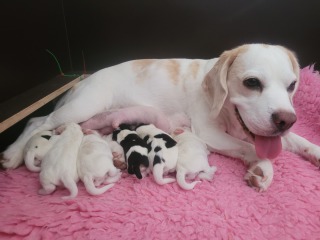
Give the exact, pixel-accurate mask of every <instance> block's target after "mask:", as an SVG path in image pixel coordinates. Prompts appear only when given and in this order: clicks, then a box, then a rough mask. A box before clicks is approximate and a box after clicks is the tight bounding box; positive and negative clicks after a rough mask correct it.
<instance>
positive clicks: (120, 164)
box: [113, 160, 127, 170]
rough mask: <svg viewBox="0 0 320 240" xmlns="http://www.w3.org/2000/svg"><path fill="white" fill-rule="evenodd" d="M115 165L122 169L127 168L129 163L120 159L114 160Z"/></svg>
mask: <svg viewBox="0 0 320 240" xmlns="http://www.w3.org/2000/svg"><path fill="white" fill-rule="evenodd" d="M113 165H114V166H115V167H116V168H118V169H120V170H125V169H127V164H126V163H124V162H121V161H119V160H113Z"/></svg>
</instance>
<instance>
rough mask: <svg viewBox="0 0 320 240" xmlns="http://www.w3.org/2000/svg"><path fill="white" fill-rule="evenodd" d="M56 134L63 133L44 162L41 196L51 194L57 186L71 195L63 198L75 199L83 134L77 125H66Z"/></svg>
mask: <svg viewBox="0 0 320 240" xmlns="http://www.w3.org/2000/svg"><path fill="white" fill-rule="evenodd" d="M56 133H58V134H60V133H61V134H60V136H59V139H58V140H57V141H55V143H54V145H53V146H52V147H51V149H50V150H49V151H48V153H47V154H46V155H45V157H44V158H43V160H42V164H41V171H40V183H41V186H42V188H41V189H40V190H39V194H41V195H47V194H51V193H53V192H54V191H55V190H56V186H60V185H63V186H64V187H65V188H67V189H68V190H69V191H70V195H69V196H64V197H62V198H63V199H68V198H73V197H75V196H77V194H78V187H77V182H78V180H79V176H78V172H77V158H78V151H79V148H80V145H81V141H82V137H83V133H82V130H81V127H80V126H79V125H78V124H76V123H67V124H64V125H62V126H60V127H58V128H57V129H56Z"/></svg>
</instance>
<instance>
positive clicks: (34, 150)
mask: <svg viewBox="0 0 320 240" xmlns="http://www.w3.org/2000/svg"><path fill="white" fill-rule="evenodd" d="M43 135H46V136H50V137H51V138H52V135H53V133H52V131H43V132H40V133H37V134H35V135H34V136H33V137H31V138H30V139H29V141H28V142H27V144H26V146H25V148H24V154H23V155H24V162H25V165H26V167H27V168H28V169H29V170H30V171H32V172H40V165H41V161H42V159H43V158H44V156H45V155H46V153H47V152H48V151H49V150H50V148H51V147H52V145H53V143H54V141H53V138H52V139H51V138H50V139H46V138H44V137H42V136H43Z"/></svg>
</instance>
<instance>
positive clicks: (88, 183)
mask: <svg viewBox="0 0 320 240" xmlns="http://www.w3.org/2000/svg"><path fill="white" fill-rule="evenodd" d="M83 183H84V186H85V187H86V190H87V192H88V193H89V194H91V195H100V194H102V193H104V192H106V191H107V190H108V189H110V188H111V187H113V186H114V183H111V184H108V185H105V186H103V187H101V188H96V186H95V185H94V183H93V180H92V177H91V176H89V175H86V176H84V178H83Z"/></svg>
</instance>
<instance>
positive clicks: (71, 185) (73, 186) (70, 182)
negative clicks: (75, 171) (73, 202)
mask: <svg viewBox="0 0 320 240" xmlns="http://www.w3.org/2000/svg"><path fill="white" fill-rule="evenodd" d="M61 182H62V183H63V185H64V187H65V188H66V189H68V190H69V191H70V195H69V196H64V197H62V199H70V198H75V197H76V196H77V195H78V187H77V183H76V181H75V180H74V179H73V178H72V177H71V176H65V177H62V178H61Z"/></svg>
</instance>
